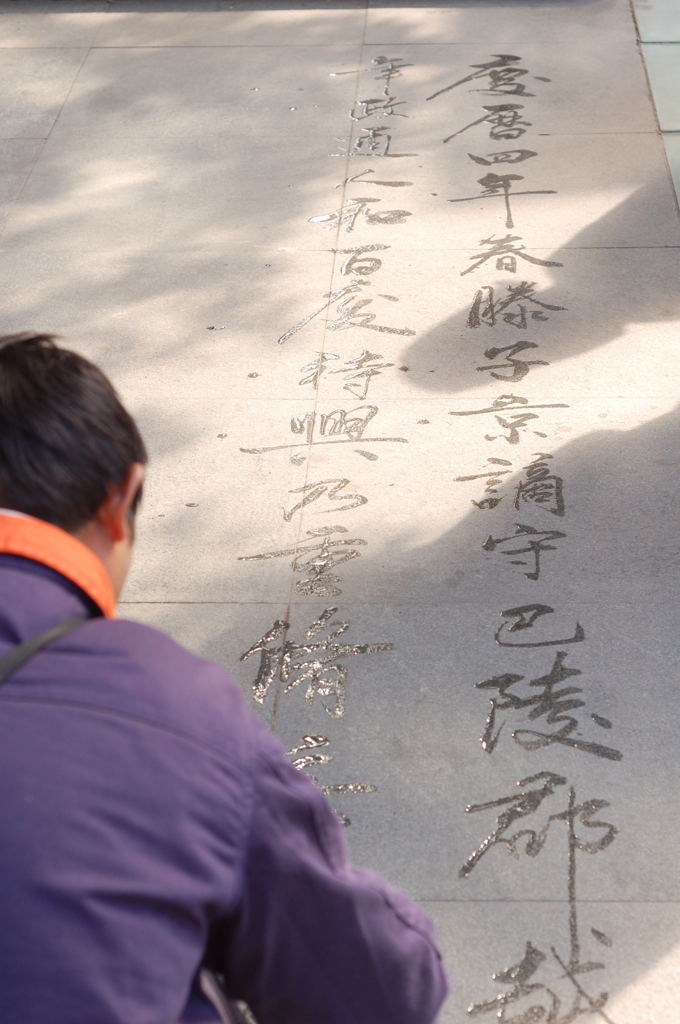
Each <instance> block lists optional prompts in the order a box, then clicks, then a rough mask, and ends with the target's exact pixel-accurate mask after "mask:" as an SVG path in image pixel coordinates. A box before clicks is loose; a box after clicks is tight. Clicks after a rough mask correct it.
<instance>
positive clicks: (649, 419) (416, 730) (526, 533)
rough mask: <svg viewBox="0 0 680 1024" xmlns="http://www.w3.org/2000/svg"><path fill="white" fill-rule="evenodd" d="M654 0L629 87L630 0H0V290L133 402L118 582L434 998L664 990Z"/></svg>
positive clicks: (535, 1005) (563, 1013)
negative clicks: (325, 806) (297, 795)
mask: <svg viewBox="0 0 680 1024" xmlns="http://www.w3.org/2000/svg"><path fill="white" fill-rule="evenodd" d="M674 6H675V5H674V4H673V3H671V2H670V0H669V2H667V4H666V5H665V6H664V5H663V4H660V3H658V2H656V0H649V2H648V3H644V4H643V3H642V2H639V3H638V4H637V7H636V13H637V19H638V23H639V27H640V34H641V38H642V41H643V46H642V51H643V52H644V56H645V61H646V65H647V72H648V74H649V81H650V83H651V89H652V92H653V95H654V99H655V102H656V109H655V105H654V103H653V102H652V97H651V95H650V90H649V85H648V80H647V72H646V71H645V65H644V64H643V61H642V59H641V48H640V45H639V40H638V35H637V28H636V21H635V19H634V16H633V12H632V10H631V8H630V6H629V4H628V2H627V0H534V2H528V0H525V2H522V0H516V2H515V0H496V2H486V0H480V2H475V0H459V2H451V3H439V4H437V3H431V4H430V5H420V4H388V3H385V4H379V3H371V4H369V5H368V6H367V4H366V3H365V2H364V3H360V2H356V3H354V2H352V0H345V2H337V3H335V2H331V3H306V2H304V0H298V2H296V3H295V2H291V3H277V2H274V0H272V2H270V3H268V2H260V3H257V2H256V3H222V2H217V0H216V2H213V3H190V2H184V3H181V2H177V3H172V2H167V3H163V2H158V3H152V2H147V3H141V2H124V0H121V2H118V3H111V4H108V3H98V2H94V3H71V2H60V0H49V2H43V3H23V2H3V3H0V11H2V12H4V13H2V14H1V15H0V46H2V48H3V49H2V53H1V55H0V97H2V98H1V99H0V111H1V112H2V118H1V119H0V134H1V137H0V287H1V293H2V296H3V303H2V309H3V327H2V330H3V331H4V332H7V331H13V330H20V329H26V328H38V329H41V330H49V331H54V332H57V333H59V334H60V335H62V336H63V339H64V340H65V341H68V342H69V343H70V344H71V345H73V346H74V347H76V348H78V349H79V350H80V351H82V352H83V353H85V354H86V355H88V356H89V357H91V358H93V359H95V360H96V361H98V362H99V363H101V365H102V366H103V367H104V368H105V369H106V371H107V372H108V373H109V374H110V375H111V376H112V378H113V379H114V381H115V382H116V384H117V386H118V387H119V388H120V390H121V393H122V395H123V397H124V398H125V400H126V401H127V403H128V404H129V405H130V407H131V408H132V410H133V411H134V413H135V415H136V416H137V417H138V418H139V420H140V423H141V425H142V427H143V430H144V433H145V436H146V438H147V439H148V443H149V447H150V451H151V456H152V464H151V471H150V479H149V483H148V486H147V488H146V491H145V499H144V506H143V510H142V514H141V521H140V524H139V531H138V552H137V557H136V564H135V569H134V572H133V576H132V578H131V580H130V583H129V585H128V588H127V591H126V594H125V602H124V604H123V606H122V608H121V614H122V615H124V616H127V617H132V618H136V619H140V620H143V621H145V622H149V623H152V624H154V625H157V626H158V627H159V628H162V629H164V630H166V631H168V632H170V633H172V634H173V635H174V636H175V637H176V638H178V639H179V640H181V641H182V642H184V643H186V644H188V645H189V646H190V647H192V648H193V649H195V650H198V651H200V652H201V653H203V654H205V655H206V656H208V657H211V658H213V659H216V660H218V661H220V662H222V663H224V664H225V665H227V666H228V668H229V669H230V671H231V672H232V673H233V675H234V676H235V678H236V679H237V681H238V682H239V684H240V685H241V687H242V688H243V692H244V694H245V695H246V697H247V699H248V700H249V701H250V703H251V704H252V707H253V709H254V710H256V711H257V712H258V713H259V714H262V715H263V716H264V717H265V718H266V720H267V721H268V722H269V723H270V724H271V726H272V727H273V728H274V729H275V730H276V731H277V733H278V734H279V735H280V736H281V738H282V740H283V742H284V743H285V745H286V748H287V750H288V751H290V757H291V760H292V761H293V762H294V763H295V764H296V765H297V766H298V767H299V768H300V770H302V771H306V772H308V773H309V774H310V775H312V776H314V777H315V778H316V779H317V781H318V782H319V784H320V785H322V786H324V787H326V791H327V792H328V794H329V797H330V799H331V800H332V802H333V804H334V806H335V807H336V809H337V812H338V814H339V815H340V816H341V817H342V818H343V820H344V821H345V823H346V825H347V837H348V839H349V842H350V845H351V848H352V853H353V856H354V858H355V859H356V860H357V861H358V862H360V863H362V864H366V865H369V866H371V867H374V868H376V869H378V870H379V871H382V872H383V873H385V874H387V875H388V876H389V877H390V878H391V879H392V880H393V881H394V882H395V883H396V884H398V885H400V886H402V887H404V888H405V889H407V890H408V891H409V892H410V893H411V894H412V895H413V896H414V897H415V898H417V899H418V900H420V901H422V902H423V904H424V905H425V906H426V907H427V910H428V912H429V913H430V914H431V916H432V917H433V919H434V920H435V922H436V926H437V929H438V934H439V938H440V941H441V944H442V946H443V948H444V950H445V955H446V960H447V964H448V967H449V971H450V974H451V977H452V982H453V991H452V996H451V998H450V1000H449V1002H448V1004H447V1006H446V1009H445V1011H444V1013H443V1016H442V1021H443V1024H463V1022H464V1021H467V1020H480V1021H482V1022H485V1021H492V1020H502V1021H507V1022H508V1024H509V1022H510V1021H515V1022H518V1024H519V1022H522V1024H529V1022H530V1021H531V1022H534V1021H535V1022H538V1021H545V1022H551V1024H569V1022H571V1021H574V1020H576V1019H577V1018H578V1019H579V1020H581V1019H583V1020H588V1021H589V1020H591V1019H592V1020H593V1021H594V1022H595V1021H609V1022H612V1021H613V1022H616V1024H668V1022H669V1021H673V1020H675V1019H676V1018H677V1005H678V997H677V988H678V977H679V974H680V956H679V954H678V952H677V951H676V947H677V944H678V942H679V941H680V914H679V912H678V902H677V901H678V897H679V891H678V889H679V886H678V869H677V863H678V857H679V853H680V826H679V825H678V821H677V815H675V814H674V813H673V800H674V798H675V796H676V794H677V792H678V787H679V784H680V754H679V753H678V743H677V723H676V720H675V715H674V710H673V709H674V707H675V698H674V696H673V694H674V692H675V688H676V685H677V682H676V679H677V670H678V656H677V642H676V637H677V631H678V615H677V610H676V609H677V597H676V593H677V566H678V540H677V536H678V501H677V479H678V466H679V465H680V458H679V456H678V419H679V416H678V404H677V403H678V369H677V367H678V360H677V344H678V327H679V323H680V296H679V295H678V289H677V281H678V277H679V272H680V252H679V246H680V224H679V221H678V211H677V203H676V196H675V192H674V187H673V182H672V178H671V175H670V173H669V166H668V163H667V157H666V147H667V148H668V159H669V160H670V162H671V164H673V162H675V164H674V165H675V167H676V168H677V166H678V159H679V158H680V153H678V150H677V148H675V149H674V147H676V142H677V139H678V137H679V135H678V134H674V133H678V132H679V131H680V124H679V123H677V111H678V109H679V108H678V105H677V101H676V99H675V96H676V95H677V91H676V88H675V86H676V81H677V76H678V63H679V62H678V58H677V57H675V53H676V51H677V50H678V49H680V33H679V32H678V19H677V14H676V13H675V12H674ZM659 36H660V37H661V38H659ZM657 110H658V118H659V121H660V123H661V128H662V129H663V136H662V134H661V132H660V130H659V121H657ZM676 173H677V172H676ZM187 685H188V686H190V685H191V680H187ZM319 953H320V956H321V957H322V956H323V950H320V951H319ZM320 1024H321V1022H320ZM381 1024H382V1022H381Z"/></svg>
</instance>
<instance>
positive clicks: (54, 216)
mask: <svg viewBox="0 0 680 1024" xmlns="http://www.w3.org/2000/svg"><path fill="white" fill-rule="evenodd" d="M211 52H212V51H211ZM289 116H290V117H291V118H292V117H294V116H295V115H294V113H291V114H290V115H289ZM331 149H332V147H331V145H330V144H329V145H326V144H325V140H324V142H320V143H319V145H318V146H317V147H310V148H308V150H307V152H306V153H301V152H298V151H296V150H292V151H291V150H290V149H289V148H287V142H286V138H285V135H282V136H280V137H278V138H277V139H268V140H263V139H260V140H259V141H258V142H257V143H255V144H253V143H252V142H250V141H249V140H247V139H245V138H244V137H242V136H238V135H235V136H229V135H226V136H221V137H215V136H212V135H208V136H206V137H204V138H200V139H195V140H193V141H192V144H191V147H189V148H187V143H186V140H184V139H180V138H176V137H173V138H170V137H163V138H153V139H141V138H133V137H129V136H126V137H124V138H123V139H116V138H105V137H103V136H100V135H97V136H95V137H88V136H83V135H79V136H77V137H75V138H74V137H69V138H64V137H63V136H59V137H55V136H53V137H52V138H51V139H50V141H49V143H48V145H47V146H46V148H45V150H44V152H43V153H42V155H41V157H40V160H39V161H38V163H37V166H36V167H35V169H34V173H33V175H32V177H31V181H30V183H29V185H28V186H27V188H26V189H25V190H24V192H23V194H22V197H21V201H20V202H18V203H16V204H15V206H14V207H13V210H12V215H11V219H10V221H9V222H8V224H7V225H6V227H5V230H4V233H3V235H2V240H3V241H4V243H5V244H10V245H12V246H13V247H16V248H28V247H30V248H32V249H43V250H45V249H58V250H71V251H75V252H80V251H98V252H102V251H111V250H115V251H117V252H120V251H121V250H123V251H125V250H127V251H131V250H136V251H142V252H148V251H153V250H155V251H158V250H165V251H176V252H177V251H180V252H186V251H192V250H205V249H211V248H212V249H215V248H219V247H222V246H225V245H241V246H244V247H251V246H253V245H266V246H269V247H270V248H271V249H272V250H273V249H276V248H281V247H286V248H287V249H294V248H303V249H316V250H323V249H326V250H328V249H329V248H331V247H332V245H333V240H332V239H329V237H328V236H327V235H326V233H325V232H323V231H319V230H316V231H315V230H314V229H313V226H312V225H310V224H309V223H308V219H309V218H310V217H313V216H316V215H317V213H318V212H322V213H323V212H324V211H325V210H326V209H327V207H328V205H329V204H330V207H331V209H333V210H334V209H337V208H338V205H339V203H340V191H339V190H337V189H336V187H335V186H336V185H337V184H338V183H342V181H343V178H344V177H345V173H344V166H343V161H342V160H339V159H338V158H337V157H334V156H331V155H330V152H331Z"/></svg>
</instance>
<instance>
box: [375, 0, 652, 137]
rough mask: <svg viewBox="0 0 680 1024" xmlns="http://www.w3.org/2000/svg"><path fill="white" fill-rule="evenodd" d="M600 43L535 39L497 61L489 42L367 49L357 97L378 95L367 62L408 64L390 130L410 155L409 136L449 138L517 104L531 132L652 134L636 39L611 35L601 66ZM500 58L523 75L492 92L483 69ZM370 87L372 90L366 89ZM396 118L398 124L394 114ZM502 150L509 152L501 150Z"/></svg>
mask: <svg viewBox="0 0 680 1024" xmlns="http://www.w3.org/2000/svg"><path fill="white" fill-rule="evenodd" d="M551 10H552V8H551ZM600 45H601V44H600V43H599V42H598V39H597V36H596V35H595V34H593V35H589V36H588V37H587V38H586V39H583V38H581V39H580V41H579V45H578V46H569V45H567V44H566V43H565V42H564V40H561V39H559V38H557V39H555V40H554V41H553V42H552V43H551V42H546V41H544V42H536V41H535V40H534V39H533V38H532V39H531V40H530V41H529V40H527V41H525V42H524V43H523V44H522V45H521V46H518V47H515V48H513V49H512V50H511V51H510V53H509V54H508V50H507V49H506V48H504V49H502V50H501V51H500V58H499V49H498V43H496V44H495V45H494V44H492V43H491V42H490V41H488V40H486V41H484V42H478V43H475V44H469V43H463V42H458V43H448V44H443V43H437V44H428V45H417V44H414V43H410V42H403V43H400V44H399V45H397V46H396V48H394V47H392V48H391V49H390V50H389V52H388V53H387V54H386V53H385V47H384V46H378V45H370V46H369V45H367V46H365V47H364V49H363V51H362V63H361V65H359V68H358V70H359V71H360V74H359V78H358V86H359V90H358V98H359V99H361V98H364V97H365V96H366V95H376V93H375V68H374V67H372V66H371V64H370V61H371V60H372V59H374V58H376V57H380V56H383V57H384V56H387V57H388V58H390V59H392V60H395V59H397V58H398V59H400V60H401V61H404V62H406V64H407V65H408V66H405V67H403V68H402V70H401V74H400V75H398V76H393V77H392V79H391V82H390V94H391V95H393V96H395V97H396V98H397V99H398V100H399V101H400V102H401V103H403V104H404V105H403V106H402V107H401V108H400V109H399V110H398V113H400V114H406V115H407V117H408V120H403V119H402V118H401V117H399V118H397V122H398V123H396V124H394V125H393V127H394V130H395V131H398V133H399V139H400V142H402V143H404V144H405V146H406V149H407V150H409V149H410V146H411V143H412V141H413V139H412V137H411V133H413V134H414V137H415V133H417V132H420V131H423V130H424V129H428V130H435V131H436V134H437V135H439V133H440V132H441V131H442V128H448V126H449V125H450V126H451V128H450V131H451V132H454V131H456V130H459V129H460V128H463V127H464V126H465V125H467V124H470V123H472V122H473V121H476V120H477V119H479V118H480V117H482V116H483V115H484V111H483V109H482V108H483V106H484V105H485V104H491V105H493V104H503V103H517V104H520V105H521V117H522V119H523V120H525V121H526V120H529V121H531V122H532V123H533V126H534V132H536V133H547V134H551V135H571V134H580V133H593V134H601V133H605V134H606V133H609V132H629V133H631V132H649V131H654V129H655V124H654V116H653V111H652V108H651V104H650V102H649V97H648V94H647V90H646V88H645V76H644V68H643V65H642V61H641V59H640V53H639V50H638V47H637V45H636V41H635V39H634V38H632V37H631V38H627V37H625V38H616V37H613V38H612V37H608V48H607V62H606V63H605V62H603V61H601V60H600V59H599V56H600V52H599V51H600ZM516 51H519V52H516ZM504 55H505V56H508V57H512V58H514V59H513V60H510V61H506V62H505V64H503V65H501V66H502V67H509V68H512V69H513V70H514V69H515V68H517V69H520V70H522V71H524V72H525V74H523V75H519V77H516V78H513V79H512V80H511V81H509V82H505V83H501V84H500V85H496V86H493V84H492V82H491V80H490V74H489V70H488V69H485V67H484V66H485V65H487V64H494V63H495V64H498V61H499V59H503V57H504ZM612 75H615V76H616V78H617V81H620V90H619V89H617V90H612V89H611V76H612ZM456 83H458V84H456ZM371 87H372V89H373V90H374V91H373V92H370V91H369V90H370V88H371ZM518 90H519V91H518ZM428 97H433V98H432V99H429V98H428ZM416 105H417V110H416ZM394 109H395V112H396V111H397V108H396V107H395V108H394ZM393 116H394V117H395V118H396V113H395V115H393ZM358 126H359V127H360V122H359V125H358ZM520 127H521V126H520ZM509 138H510V139H512V136H509ZM519 145H521V143H519ZM499 148H512V147H507V144H506V146H500V147H499Z"/></svg>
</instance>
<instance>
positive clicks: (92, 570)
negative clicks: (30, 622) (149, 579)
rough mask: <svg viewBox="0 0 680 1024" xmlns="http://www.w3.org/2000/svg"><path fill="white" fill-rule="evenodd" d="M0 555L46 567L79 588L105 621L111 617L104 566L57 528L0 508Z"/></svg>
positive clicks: (111, 596) (110, 592) (111, 594)
mask: <svg viewBox="0 0 680 1024" xmlns="http://www.w3.org/2000/svg"><path fill="white" fill-rule="evenodd" d="M0 554H6V555H19V556H20V557H21V558H30V559H32V561H34V562H40V563H41V564H42V565H46V566H47V567H48V568H49V569H53V570H54V571H55V572H58V573H60V575H62V576H65V577H66V579H68V580H70V581H71V582H72V583H75V584H76V586H77V587H80V589H81V590H82V591H84V592H85V594H87V596H88V597H89V598H90V600H91V601H94V603H95V604H96V605H97V607H98V608H99V609H100V610H101V612H102V614H103V615H105V616H106V617H107V618H108V619H112V618H113V617H114V615H115V613H116V596H115V594H114V592H113V587H112V585H111V581H110V579H109V577H108V575H107V573H106V570H105V569H104V566H103V565H102V563H101V562H100V561H99V559H98V558H97V556H96V555H95V554H94V552H92V551H90V549H89V548H88V547H86V546H85V544H83V543H82V542H81V541H79V540H77V539H76V538H75V537H73V536H72V535H71V534H70V533H66V531H65V530H62V529H61V528H60V527H58V526H54V525H53V524H52V523H46V522H45V521H44V520H42V519H35V518H34V517H33V516H27V515H24V514H23V513H21V512H14V511H13V510H12V509H4V508H3V509H0Z"/></svg>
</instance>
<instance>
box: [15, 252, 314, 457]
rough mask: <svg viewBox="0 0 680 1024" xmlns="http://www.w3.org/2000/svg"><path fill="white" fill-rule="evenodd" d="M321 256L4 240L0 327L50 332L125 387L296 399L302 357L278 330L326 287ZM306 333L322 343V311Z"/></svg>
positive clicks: (224, 397) (225, 398) (220, 398)
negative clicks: (38, 247)
mask: <svg viewBox="0 0 680 1024" xmlns="http://www.w3.org/2000/svg"><path fill="white" fill-rule="evenodd" d="M331 260H332V256H331V255H330V254H327V253H311V254H309V253H295V252H288V251H286V252H276V251H272V250H270V249H260V248H258V247H256V246H251V247H244V248H242V249H241V248H239V249H236V250H234V249H221V250H212V251H210V250H209V251H207V252H203V253H193V254H191V253H170V254H168V253H164V254H160V253H138V254H128V255H120V254H117V253H115V252H114V253H108V254H105V253H96V254H91V253H84V254H82V253H73V252H68V253H60V252H58V251H57V252H43V251H33V250H32V249H28V250H24V251H20V250H16V249H12V248H5V249H4V250H0V286H1V287H2V292H3V297H4V298H3V330H5V331H6V332H18V331H22V330H26V329H29V328H30V329H33V330H40V331H45V332H48V333H50V332H52V333H55V332H56V333H57V334H58V335H60V336H61V337H62V339H63V343H64V344H68V345H70V346H72V347H73V348H75V349H76V350H77V351H79V352H82V354H83V355H85V356H86V357H87V358H89V359H93V360H94V361H95V362H97V363H98V364H100V365H101V366H102V367H103V368H104V369H105V371H106V372H107V373H109V374H110V375H111V377H112V379H113V380H114V381H115V382H116V385H117V386H118V387H119V388H121V389H122V390H127V389H128V387H129V388H130V389H131V390H132V392H133V393H135V394H138V393H139V391H140V388H141V389H142V395H144V393H150V394H153V395H155V396H157V397H159V398H160V397H161V396H163V395H164V394H166V393H168V394H173V395H174V394H176V393H177V392H178V391H179V392H182V393H184V394H186V395H190V394H191V395H193V396H194V398H196V397H197V396H200V395H201V394H204V395H206V396H209V395H212V396H213V397H212V398H211V399H209V400H210V401H213V402H215V403H220V402H221V403H222V404H223V406H224V407H225V408H228V406H229V403H230V402H231V400H232V399H233V398H235V397H240V398H244V399H247V398H253V399H257V400H258V401H262V400H263V399H266V398H268V397H269V398H278V399H282V398H283V399H285V398H287V397H288V398H291V399H299V398H300V397H301V395H300V392H301V389H300V387H299V385H298V383H297V381H298V380H299V379H300V377H301V376H302V374H301V373H300V368H301V367H302V366H303V364H304V363H305V360H304V359H302V360H301V357H300V353H299V352H298V351H296V350H295V349H294V348H292V347H289V348H287V347H286V346H283V347H282V346H279V345H277V340H276V339H277V337H278V336H279V334H280V333H281V332H282V331H283V329H284V327H283V325H285V324H286V323H287V321H290V322H294V320H295V317H297V316H298V309H299V305H303V306H308V307H311V308H312V309H313V308H314V304H315V303H317V301H318V296H319V295H322V294H323V293H324V292H325V291H327V290H328V287H329V284H330V275H331ZM286 291H288V292H289V293H290V300H289V301H288V302H287V301H286V300H285V298H284V294H285V292H286ZM211 327H212V328H214V330H210V329H209V328H211ZM305 336H306V339H307V342H308V344H310V345H311V346H312V347H313V348H316V349H320V348H323V338H324V324H323V320H322V319H321V318H320V317H317V318H316V319H315V320H314V321H313V322H311V323H310V324H309V326H308V327H307V328H306V335H305ZM197 408H198V407H197ZM295 411H296V412H297V408H296V410H295ZM284 425H285V421H284ZM224 429H225V428H224V427H223V426H222V427H220V428H219V430H218V431H217V432H222V431H223V430H224ZM286 429H287V427H286ZM256 440H257V439H256V438H253V439H252V441H253V443H256ZM263 443H264V440H263Z"/></svg>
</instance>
